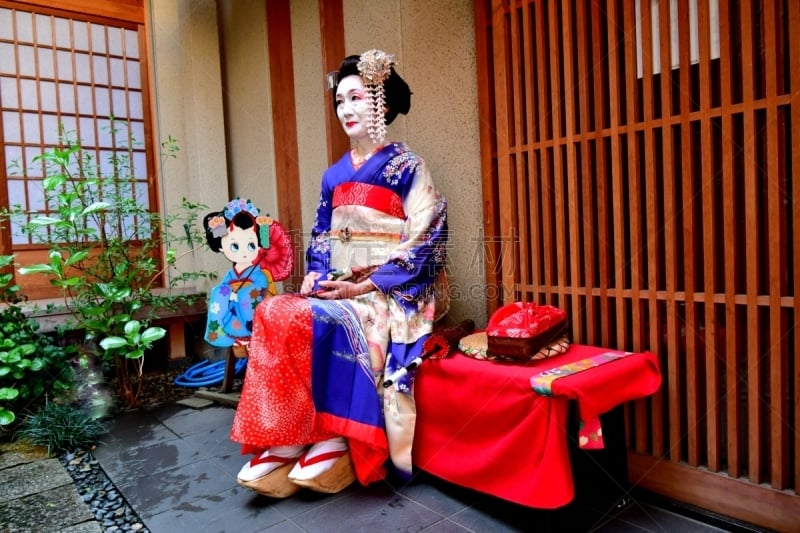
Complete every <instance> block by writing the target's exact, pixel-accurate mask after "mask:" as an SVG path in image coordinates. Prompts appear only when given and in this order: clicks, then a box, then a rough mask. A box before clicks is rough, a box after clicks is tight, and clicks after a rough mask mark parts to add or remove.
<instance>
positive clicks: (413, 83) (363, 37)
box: [292, 0, 486, 326]
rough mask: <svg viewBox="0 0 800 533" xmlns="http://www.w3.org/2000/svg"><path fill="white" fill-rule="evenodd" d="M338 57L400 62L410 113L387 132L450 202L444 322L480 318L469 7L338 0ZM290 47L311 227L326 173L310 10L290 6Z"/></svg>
mask: <svg viewBox="0 0 800 533" xmlns="http://www.w3.org/2000/svg"><path fill="white" fill-rule="evenodd" d="M343 5H344V18H345V50H346V53H347V54H357V53H360V52H363V51H365V50H368V49H370V48H380V49H383V50H385V51H387V52H390V53H393V54H395V55H396V56H397V59H398V63H399V64H398V67H397V70H398V72H399V73H400V75H401V76H403V78H404V79H405V80H406V81H407V82H408V84H409V86H410V87H411V90H412V92H413V93H414V95H413V97H412V101H411V111H410V112H409V114H408V116H407V117H404V116H402V115H401V116H400V117H398V119H397V120H396V121H395V123H393V124H392V125H391V126H390V127H389V130H388V136H387V137H388V138H390V139H399V140H405V141H406V142H408V144H409V146H410V147H411V148H412V149H413V150H414V151H416V152H417V153H419V154H420V155H421V156H422V157H423V158H424V159H425V161H426V163H427V164H428V166H429V168H430V170H431V173H432V174H433V177H434V180H435V181H436V184H437V186H438V187H439V189H440V190H441V191H442V192H443V193H444V195H445V196H446V197H447V199H448V215H449V223H450V228H451V238H450V242H451V246H450V249H449V255H450V266H449V272H450V274H451V276H450V280H451V294H452V296H453V302H452V307H451V316H452V318H454V319H456V320H460V319H463V318H473V319H475V320H476V322H477V323H478V325H479V326H483V325H484V324H485V320H486V299H485V296H484V285H485V284H484V277H483V271H482V268H483V255H482V254H483V252H482V250H483V249H482V246H481V243H480V242H479V235H480V229H481V224H482V199H481V168H480V140H479V133H478V120H479V117H478V96H477V80H476V72H477V67H476V58H475V37H474V36H475V29H474V13H473V10H474V7H473V3H472V2H470V1H467V0H413V1H412V0H398V1H392V2H388V1H381V2H374V1H371V0H345V1H344V4H343ZM292 43H293V46H294V50H295V61H294V63H295V89H296V91H297V101H298V102H304V106H299V105H298V117H297V120H298V131H299V132H300V136H299V156H300V165H301V176H302V182H303V183H302V196H303V222H304V224H305V225H306V227H310V224H311V222H312V221H313V217H314V208H315V207H316V201H317V195H318V192H317V187H318V183H319V178H320V176H321V174H322V172H323V171H324V169H325V167H326V166H327V162H326V152H325V138H324V131H325V124H324V117H323V116H322V114H321V111H322V110H324V102H323V100H322V98H323V97H327V92H326V90H325V86H324V77H323V76H322V73H321V67H320V64H321V60H320V59H319V57H320V52H319V48H320V36H319V14H318V12H317V3H316V2H308V1H307V0H293V1H292Z"/></svg>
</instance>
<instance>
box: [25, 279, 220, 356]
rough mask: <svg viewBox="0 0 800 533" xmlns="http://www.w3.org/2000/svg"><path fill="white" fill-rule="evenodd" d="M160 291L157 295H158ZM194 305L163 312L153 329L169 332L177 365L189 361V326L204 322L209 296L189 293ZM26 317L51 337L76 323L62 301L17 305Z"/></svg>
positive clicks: (170, 353) (169, 344) (169, 345)
mask: <svg viewBox="0 0 800 533" xmlns="http://www.w3.org/2000/svg"><path fill="white" fill-rule="evenodd" d="M159 291H160V290H157V291H154V292H156V293H158V292H159ZM186 295H187V296H189V297H191V298H192V300H193V301H192V302H191V303H188V304H184V305H181V306H179V307H177V308H176V309H164V310H161V311H159V312H158V314H157V315H156V316H155V317H154V318H153V319H152V321H151V325H153V326H159V327H163V328H164V329H166V330H167V360H168V361H175V360H179V359H182V358H184V357H186V356H187V355H188V354H187V349H186V346H187V342H186V327H185V326H186V324H187V323H190V322H194V321H197V320H201V319H202V320H205V318H206V313H207V302H206V296H205V294H203V293H194V294H191V293H187V294H186ZM18 305H19V307H20V308H21V309H22V311H23V313H24V314H25V316H26V317H28V318H30V319H32V320H35V321H36V322H37V323H38V324H39V331H40V332H42V333H52V332H55V331H57V330H58V328H59V327H61V326H67V325H69V324H70V323H71V322H72V321H73V319H72V314H71V313H70V312H69V311H68V310H67V309H66V307H65V305H64V300H63V299H62V298H53V299H41V300H30V301H27V302H22V303H20V304H18Z"/></svg>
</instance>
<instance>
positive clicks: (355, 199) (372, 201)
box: [333, 181, 406, 219]
mask: <svg viewBox="0 0 800 533" xmlns="http://www.w3.org/2000/svg"><path fill="white" fill-rule="evenodd" d="M342 205H359V206H364V207H371V208H372V209H375V210H378V211H380V212H382V213H386V214H387V215H391V216H393V217H397V218H400V219H404V218H406V213H405V211H403V199H402V198H400V195H398V194H397V193H396V192H394V191H392V190H391V189H387V188H386V187H381V186H379V185H370V184H369V183H359V182H354V181H348V182H345V183H342V184H341V185H337V186H336V188H335V189H334V190H333V208H334V209H336V208H337V207H339V206H342Z"/></svg>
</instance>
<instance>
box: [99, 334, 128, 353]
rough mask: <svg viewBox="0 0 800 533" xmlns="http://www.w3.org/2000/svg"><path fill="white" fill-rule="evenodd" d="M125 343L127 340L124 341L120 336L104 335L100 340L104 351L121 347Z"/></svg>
mask: <svg viewBox="0 0 800 533" xmlns="http://www.w3.org/2000/svg"><path fill="white" fill-rule="evenodd" d="M127 345H128V341H126V340H125V339H124V338H122V337H106V338H105V339H103V340H101V341H100V347H101V348H103V349H104V350H105V351H108V350H114V349H117V348H122V347H123V346H127Z"/></svg>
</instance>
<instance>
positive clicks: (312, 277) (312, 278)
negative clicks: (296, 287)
mask: <svg viewBox="0 0 800 533" xmlns="http://www.w3.org/2000/svg"><path fill="white" fill-rule="evenodd" d="M321 275H322V274H320V273H319V272H309V273H308V274H306V276H305V277H304V278H303V283H302V285H300V294H308V293H310V292H311V291H312V290H313V289H314V283H316V282H317V280H318V279H319V277H320V276H321Z"/></svg>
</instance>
